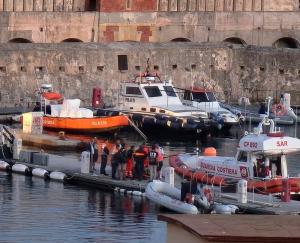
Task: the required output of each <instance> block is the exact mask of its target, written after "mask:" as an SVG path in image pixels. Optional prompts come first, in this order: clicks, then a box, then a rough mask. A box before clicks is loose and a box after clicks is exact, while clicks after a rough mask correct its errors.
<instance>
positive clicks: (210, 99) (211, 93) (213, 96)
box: [206, 92, 217, 102]
mask: <svg viewBox="0 0 300 243" xmlns="http://www.w3.org/2000/svg"><path fill="white" fill-rule="evenodd" d="M206 95H207V98H208V100H209V101H210V102H212V101H216V100H217V99H216V97H215V95H214V93H213V92H207V93H206Z"/></svg>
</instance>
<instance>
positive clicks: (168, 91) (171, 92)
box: [163, 86, 176, 97]
mask: <svg viewBox="0 0 300 243" xmlns="http://www.w3.org/2000/svg"><path fill="white" fill-rule="evenodd" d="M163 87H164V90H165V92H166V94H167V96H172V97H176V93H175V91H174V89H173V87H172V86H163Z"/></svg>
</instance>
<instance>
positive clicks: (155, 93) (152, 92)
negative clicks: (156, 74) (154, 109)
mask: <svg viewBox="0 0 300 243" xmlns="http://www.w3.org/2000/svg"><path fill="white" fill-rule="evenodd" d="M145 90H146V93H147V95H148V96H149V97H159V96H162V94H161V92H160V90H159V88H158V87H157V86H145Z"/></svg>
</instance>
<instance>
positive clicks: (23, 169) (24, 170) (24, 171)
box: [12, 164, 30, 175]
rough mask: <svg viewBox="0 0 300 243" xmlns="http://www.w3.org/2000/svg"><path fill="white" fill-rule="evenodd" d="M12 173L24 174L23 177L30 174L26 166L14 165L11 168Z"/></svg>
mask: <svg viewBox="0 0 300 243" xmlns="http://www.w3.org/2000/svg"><path fill="white" fill-rule="evenodd" d="M12 171H13V172H16V173H21V174H25V175H27V174H30V169H29V168H28V166H26V165H23V164H14V165H13V166H12Z"/></svg>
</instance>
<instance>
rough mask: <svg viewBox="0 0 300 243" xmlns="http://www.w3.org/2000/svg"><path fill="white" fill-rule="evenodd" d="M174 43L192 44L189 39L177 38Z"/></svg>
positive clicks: (173, 40)
mask: <svg viewBox="0 0 300 243" xmlns="http://www.w3.org/2000/svg"><path fill="white" fill-rule="evenodd" d="M171 41H172V42H191V40H189V39H187V38H175V39H172V40H171Z"/></svg>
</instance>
